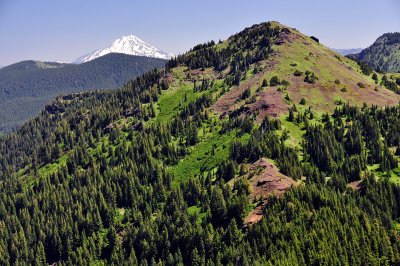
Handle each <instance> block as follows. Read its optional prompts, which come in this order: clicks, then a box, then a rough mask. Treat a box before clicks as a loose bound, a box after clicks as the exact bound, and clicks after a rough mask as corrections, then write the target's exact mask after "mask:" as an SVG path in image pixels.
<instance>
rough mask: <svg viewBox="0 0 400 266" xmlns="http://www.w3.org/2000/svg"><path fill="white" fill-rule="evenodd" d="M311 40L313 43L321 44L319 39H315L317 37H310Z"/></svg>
mask: <svg viewBox="0 0 400 266" xmlns="http://www.w3.org/2000/svg"><path fill="white" fill-rule="evenodd" d="M310 38H311V39H312V40H313V41H315V42H317V43H319V39H318V38H317V37H315V36H310Z"/></svg>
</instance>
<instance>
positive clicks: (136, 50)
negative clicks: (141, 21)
mask: <svg viewBox="0 0 400 266" xmlns="http://www.w3.org/2000/svg"><path fill="white" fill-rule="evenodd" d="M109 53H121V54H129V55H138V56H146V57H154V58H162V59H170V58H171V57H173V54H171V53H165V52H163V51H161V50H160V49H158V48H156V47H154V46H151V45H150V44H148V43H145V42H144V41H142V40H141V39H139V38H138V37H136V36H135V35H129V36H122V37H121V38H119V39H117V40H115V41H114V42H113V43H112V44H111V46H109V47H106V48H103V49H99V50H96V51H94V52H92V53H90V54H87V55H83V56H81V57H79V58H78V59H76V60H75V61H74V63H76V64H80V63H84V62H88V61H90V60H93V59H95V58H98V57H100V56H103V55H106V54H109Z"/></svg>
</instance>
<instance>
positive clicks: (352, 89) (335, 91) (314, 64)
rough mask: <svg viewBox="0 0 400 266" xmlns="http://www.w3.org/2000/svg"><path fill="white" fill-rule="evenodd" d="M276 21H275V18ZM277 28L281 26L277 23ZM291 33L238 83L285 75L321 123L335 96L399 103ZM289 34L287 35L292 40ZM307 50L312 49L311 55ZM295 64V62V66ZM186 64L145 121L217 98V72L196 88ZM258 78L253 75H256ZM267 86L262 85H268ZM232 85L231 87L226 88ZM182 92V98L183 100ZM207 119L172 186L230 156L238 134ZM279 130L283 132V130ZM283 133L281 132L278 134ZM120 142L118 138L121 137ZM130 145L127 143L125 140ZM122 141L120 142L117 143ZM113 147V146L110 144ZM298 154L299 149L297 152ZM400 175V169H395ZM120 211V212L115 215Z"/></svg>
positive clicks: (295, 140) (175, 168)
mask: <svg viewBox="0 0 400 266" xmlns="http://www.w3.org/2000/svg"><path fill="white" fill-rule="evenodd" d="M275 24H276V25H278V24H277V23H275ZM280 27H283V26H282V25H280ZM291 31H292V34H291V36H289V40H288V42H286V43H284V44H282V45H275V46H274V50H275V51H276V54H275V55H274V56H273V57H271V59H269V60H266V61H264V62H261V65H262V66H263V68H264V69H263V70H262V73H258V74H257V75H253V74H252V73H251V70H249V71H248V74H247V77H246V79H245V80H242V82H241V83H242V84H243V85H244V86H247V85H248V87H249V88H250V89H251V91H252V94H254V93H255V90H256V89H257V88H258V87H259V85H260V84H261V83H262V80H263V79H267V80H269V79H270V78H271V77H272V76H275V75H277V76H278V77H279V78H280V79H281V80H282V79H286V80H288V81H289V82H290V85H289V86H288V87H287V88H286V89H285V88H282V90H284V92H283V93H282V94H281V97H284V95H286V94H289V96H290V98H291V99H292V100H290V101H286V102H287V104H288V105H291V104H294V103H295V104H296V105H297V107H298V110H301V111H304V110H305V109H306V108H308V107H312V110H313V111H314V113H315V114H316V115H315V117H316V118H315V119H314V120H313V121H311V122H313V123H319V120H320V116H321V114H322V113H323V112H329V111H332V110H333V109H334V108H335V106H336V104H335V103H334V100H336V99H338V98H340V99H343V100H344V101H349V102H350V103H352V104H357V105H361V104H362V103H363V102H367V103H369V104H372V103H374V104H377V105H381V106H382V105H386V104H397V103H398V100H399V99H400V98H399V96H398V95H396V94H394V93H392V92H391V91H388V90H386V89H385V88H383V87H380V86H378V87H379V88H378V91H374V88H375V87H376V85H375V84H374V83H373V81H372V79H371V78H370V77H365V76H364V75H362V74H361V70H360V69H359V67H358V65H357V64H356V63H355V62H353V61H351V60H349V59H347V58H345V57H342V56H339V55H338V54H337V53H335V52H333V51H331V50H329V49H328V48H326V47H324V46H322V45H320V44H318V43H316V42H314V41H312V40H311V39H310V38H308V37H306V36H304V35H302V34H300V33H299V32H297V31H296V30H293V29H291ZM290 38H291V39H290ZM226 45H227V41H225V42H223V43H220V44H218V46H217V47H223V46H226ZM310 53H311V54H310ZM293 63H296V66H294V64H293ZM296 69H298V70H300V71H302V72H305V71H306V70H310V71H313V72H315V73H316V75H317V76H318V77H319V80H318V82H317V83H316V84H313V85H310V84H308V83H305V82H304V81H303V79H304V76H303V77H300V78H296V77H294V76H293V72H294V71H295V70H296ZM186 73H187V69H186V68H185V67H177V68H174V69H172V70H171V74H172V76H173V81H172V83H171V84H170V87H169V88H168V89H167V90H165V91H163V92H162V95H161V96H160V98H159V101H158V102H157V103H156V104H155V106H156V118H155V119H152V120H151V121H149V123H164V122H166V121H169V120H170V119H171V118H172V117H173V116H174V115H175V114H176V113H177V112H178V111H179V110H182V108H183V107H184V106H186V105H187V104H189V103H190V102H193V101H195V100H196V99H197V98H198V97H200V96H201V95H202V94H203V93H212V94H213V95H214V96H215V97H219V96H220V92H221V91H222V89H223V84H222V80H218V79H216V76H217V74H216V73H214V72H213V70H212V69H206V70H205V71H200V72H199V73H198V75H197V77H196V78H197V79H198V80H201V78H202V77H204V76H205V77H210V78H215V86H214V87H213V88H212V89H210V90H208V91H207V92H194V91H193V83H192V82H191V81H189V80H185V76H186ZM254 79H256V80H254ZM335 79H339V80H340V82H341V84H340V85H337V84H335V83H334V81H335ZM358 82H362V83H364V84H366V85H367V86H366V88H365V89H360V88H359V87H358V86H357V83H358ZM343 87H346V88H347V92H341V91H340V89H341V88H343ZM268 89H269V88H264V90H268ZM230 90H231V91H232V90H235V87H232V88H230ZM185 95H186V100H184V98H185ZM302 97H304V98H306V105H304V106H299V105H298V102H299V100H300V99H301V98H302ZM242 104H244V101H238V103H237V105H238V106H240V105H242ZM208 111H209V113H210V119H209V121H208V122H207V123H204V124H203V127H202V129H200V131H199V138H200V142H199V143H198V144H197V145H195V146H193V147H192V148H191V150H190V152H189V154H188V155H187V156H185V157H184V158H183V159H182V160H181V161H179V162H178V163H177V164H176V165H172V166H169V169H170V171H172V172H173V173H174V175H175V179H174V185H179V183H180V182H182V181H184V180H187V178H191V177H194V176H197V175H199V174H201V173H202V172H203V170H206V171H213V170H214V169H215V168H216V166H218V165H219V164H220V163H221V162H222V161H223V160H225V159H226V158H227V157H228V156H229V147H230V143H231V142H232V141H233V140H234V139H235V138H236V137H237V136H236V133H235V132H230V133H225V134H220V133H219V132H220V127H221V120H220V119H219V115H220V114H219V113H217V112H213V109H212V108H209V110H208ZM286 115H287V114H286V113H281V114H280V116H279V119H280V120H281V121H282V125H283V130H286V131H287V132H288V135H289V139H288V140H287V141H286V144H287V145H291V146H293V147H295V148H298V149H299V150H300V148H301V145H300V143H301V140H302V138H303V134H304V130H302V126H301V125H296V124H295V123H292V122H288V121H286ZM121 123H124V124H125V126H126V127H129V125H130V123H131V122H130V121H121ZM283 130H282V132H283ZM282 132H279V133H280V134H282ZM125 137H126V134H122V135H121V139H123V138H125ZM248 137H249V135H244V136H241V138H244V139H245V138H248ZM119 143H122V141H120V142H119ZM102 144H104V145H106V146H107V145H110V143H109V141H108V137H105V138H103V139H101V140H100V142H99V143H98V144H97V148H94V149H91V152H92V154H93V156H94V157H97V155H98V154H99V153H101V145H102ZM128 144H129V143H128ZM120 145H121V144H120ZM113 147H114V148H115V146H113ZM213 147H214V149H215V154H216V155H217V156H214V157H213V156H212V154H211V151H212V149H213ZM299 156H300V157H301V156H302V154H301V152H299ZM67 157H68V154H62V155H61V157H60V159H59V160H58V161H56V162H55V163H54V164H50V165H46V166H42V167H39V170H38V173H39V174H38V176H44V175H48V174H50V173H52V172H54V171H55V170H56V169H58V168H59V167H61V166H63V165H65V163H66V160H67ZM370 169H371V170H372V171H374V172H376V173H378V174H379V172H378V169H374V168H373V166H370ZM396 173H397V172H396V171H394V172H393V173H392V177H391V180H392V181H396V182H399V180H400V177H399V175H397V174H396ZM399 174H400V171H399ZM18 175H19V176H22V177H23V178H25V179H26V180H28V183H29V184H32V182H34V181H35V180H37V179H36V178H35V177H34V175H33V173H32V172H30V171H23V170H21V171H20V172H19V173H18ZM191 208H192V209H193V210H192V211H193V214H198V213H199V210H197V209H196V207H195V206H192V207H191ZM117 216H118V215H117Z"/></svg>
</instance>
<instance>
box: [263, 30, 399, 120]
mask: <svg viewBox="0 0 400 266" xmlns="http://www.w3.org/2000/svg"><path fill="white" fill-rule="evenodd" d="M275 24H276V25H280V24H278V23H275ZM280 26H281V27H285V26H282V25H280ZM290 31H291V33H290V34H288V36H286V38H285V42H284V43H283V44H282V45H276V46H274V49H275V51H276V56H274V57H273V58H272V59H271V60H272V61H273V64H272V65H273V67H272V69H270V71H269V73H268V77H272V76H274V75H277V76H278V77H280V78H281V79H286V80H288V81H289V82H290V84H291V85H290V86H288V89H287V90H288V93H289V96H290V97H291V98H292V99H293V102H294V103H298V102H299V101H300V99H301V98H303V97H304V98H305V99H306V100H307V102H308V105H309V106H312V108H313V110H316V111H321V112H330V111H332V110H333V109H334V108H335V106H336V105H335V100H337V99H342V100H343V101H344V102H350V103H351V104H353V105H359V106H360V105H362V104H363V103H364V102H365V103H367V104H368V105H372V104H375V105H379V106H385V105H394V104H397V103H398V101H399V99H400V97H399V95H397V94H395V93H393V92H391V91H389V90H387V89H385V88H383V87H381V86H379V85H376V84H375V83H374V82H373V80H372V78H371V77H367V76H365V75H363V74H362V72H361V69H360V68H359V66H358V65H357V64H356V63H355V62H354V61H352V60H350V59H348V58H346V57H343V56H341V55H339V54H338V53H336V52H333V51H331V50H330V49H329V48H327V47H325V46H323V45H321V44H319V43H317V42H315V41H313V40H312V39H310V38H309V37H307V36H305V35H303V34H301V33H300V32H298V31H297V30H295V29H290ZM294 64H296V65H294ZM295 70H299V71H302V72H305V71H307V70H309V71H312V72H315V74H316V75H317V76H318V78H319V80H318V81H317V83H316V84H308V83H306V82H304V81H303V80H304V75H303V76H301V77H295V76H294V75H293V72H294V71H295ZM336 79H338V80H339V81H340V84H335V80H336ZM359 82H361V83H363V84H364V85H365V86H366V88H364V89H362V88H359V86H358V85H357V83H359ZM343 87H345V88H346V89H347V92H342V91H341V89H342V88H343ZM375 88H377V91H375Z"/></svg>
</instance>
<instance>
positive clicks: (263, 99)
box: [248, 87, 289, 122]
mask: <svg viewBox="0 0 400 266" xmlns="http://www.w3.org/2000/svg"><path fill="white" fill-rule="evenodd" d="M257 96H259V97H258V98H259V99H258V100H257V101H256V102H255V103H253V104H249V105H248V107H250V110H251V113H254V112H258V116H257V121H258V122H261V121H262V120H263V119H264V117H265V116H267V115H268V116H272V117H278V116H279V114H282V113H286V112H287V111H288V110H289V108H288V105H287V104H286V103H285V102H284V101H283V99H282V93H281V92H280V91H278V87H271V88H268V89H267V90H266V91H263V92H261V93H259V94H258V95H257Z"/></svg>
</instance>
